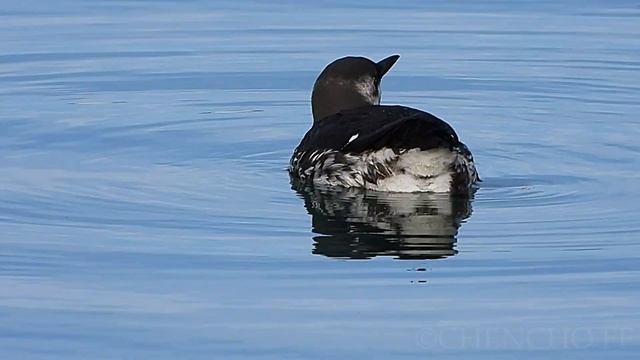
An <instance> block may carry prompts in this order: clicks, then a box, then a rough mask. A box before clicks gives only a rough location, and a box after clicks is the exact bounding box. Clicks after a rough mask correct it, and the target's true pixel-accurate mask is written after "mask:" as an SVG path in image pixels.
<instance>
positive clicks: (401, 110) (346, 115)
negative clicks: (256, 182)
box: [289, 106, 477, 192]
mask: <svg viewBox="0 0 640 360" xmlns="http://www.w3.org/2000/svg"><path fill="white" fill-rule="evenodd" d="M289 171H290V173H291V175H292V176H293V177H295V178H296V179H297V180H298V181H302V182H304V183H314V184H327V185H341V186H347V187H350V186H357V187H365V188H369V189H374V190H386V191H405V192H406V191H434V192H450V191H453V192H462V191H468V190H469V188H470V186H471V185H472V184H473V183H474V182H475V181H476V180H477V174H476V171H475V167H474V165H473V158H472V156H471V153H470V152H469V150H468V149H467V147H466V146H465V145H464V144H463V143H461V142H460V141H459V139H458V136H457V135H456V133H455V131H454V130H453V128H452V127H451V126H449V124H447V123H446V122H445V121H443V120H441V119H439V118H437V117H436V116H433V115H431V114H429V113H427V112H424V111H420V110H417V109H413V108H409V107H404V106H366V107H362V108H357V109H353V110H348V111H342V112H339V113H336V114H333V115H330V116H328V117H325V118H323V119H321V120H319V121H316V122H315V123H314V125H313V127H312V128H311V129H310V130H309V131H308V132H307V134H306V135H305V136H304V138H303V139H302V141H301V142H300V145H298V147H297V148H296V150H295V152H294V154H293V157H292V158H291V163H290V168H289Z"/></svg>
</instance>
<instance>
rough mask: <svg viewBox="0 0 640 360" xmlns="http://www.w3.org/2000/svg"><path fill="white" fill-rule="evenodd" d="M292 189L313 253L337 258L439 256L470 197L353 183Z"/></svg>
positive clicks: (445, 252)
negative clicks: (307, 220)
mask: <svg viewBox="0 0 640 360" xmlns="http://www.w3.org/2000/svg"><path fill="white" fill-rule="evenodd" d="M292 188H293V189H294V190H296V191H297V192H298V194H300V196H302V198H303V199H304V202H305V207H306V208H307V211H308V212H309V214H310V215H311V216H312V231H313V232H314V233H315V234H317V235H316V236H314V237H313V240H314V245H313V253H314V254H318V255H324V256H329V257H337V258H350V259H370V258H373V257H375V256H394V257H396V258H398V259H440V258H445V257H448V256H453V255H455V254H456V253H457V250H456V249H455V244H456V236H457V234H458V228H459V227H460V225H461V224H462V223H463V222H464V220H465V219H467V218H468V217H469V216H470V215H471V211H472V210H471V201H472V197H454V196H451V195H449V194H432V193H389V192H375V191H365V190H362V189H356V188H320V187H304V186H301V185H298V184H296V183H294V184H293V186H292Z"/></svg>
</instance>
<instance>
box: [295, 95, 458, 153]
mask: <svg viewBox="0 0 640 360" xmlns="http://www.w3.org/2000/svg"><path fill="white" fill-rule="evenodd" d="M458 144H459V141H458V136H457V135H456V133H455V131H454V130H453V128H451V126H449V124H447V123H446V122H444V121H443V120H441V119H439V118H437V117H435V116H433V115H431V114H429V113H426V112H423V111H420V110H416V109H412V108H408V107H404V106H370V107H366V108H360V109H355V110H350V111H345V112H340V113H337V114H334V115H331V116H329V117H327V118H324V119H322V120H321V121H320V122H318V123H316V124H314V126H313V127H312V128H311V130H309V132H308V133H307V134H306V135H305V137H304V139H303V140H302V142H301V143H300V146H299V149H300V150H303V151H304V150H309V149H333V150H340V151H342V152H345V153H354V154H357V153H361V152H363V151H367V150H378V149H382V148H391V149H413V148H419V149H421V150H428V149H433V148H452V147H454V146H457V145H458Z"/></svg>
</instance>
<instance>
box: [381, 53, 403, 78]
mask: <svg viewBox="0 0 640 360" xmlns="http://www.w3.org/2000/svg"><path fill="white" fill-rule="evenodd" d="M399 58H400V55H391V56H389V57H387V58H384V59H382V60H380V61H378V63H377V64H376V67H377V68H378V76H379V77H380V78H382V77H383V76H384V74H386V73H387V71H389V69H391V67H392V66H393V64H395V63H396V61H398V59H399Z"/></svg>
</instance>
